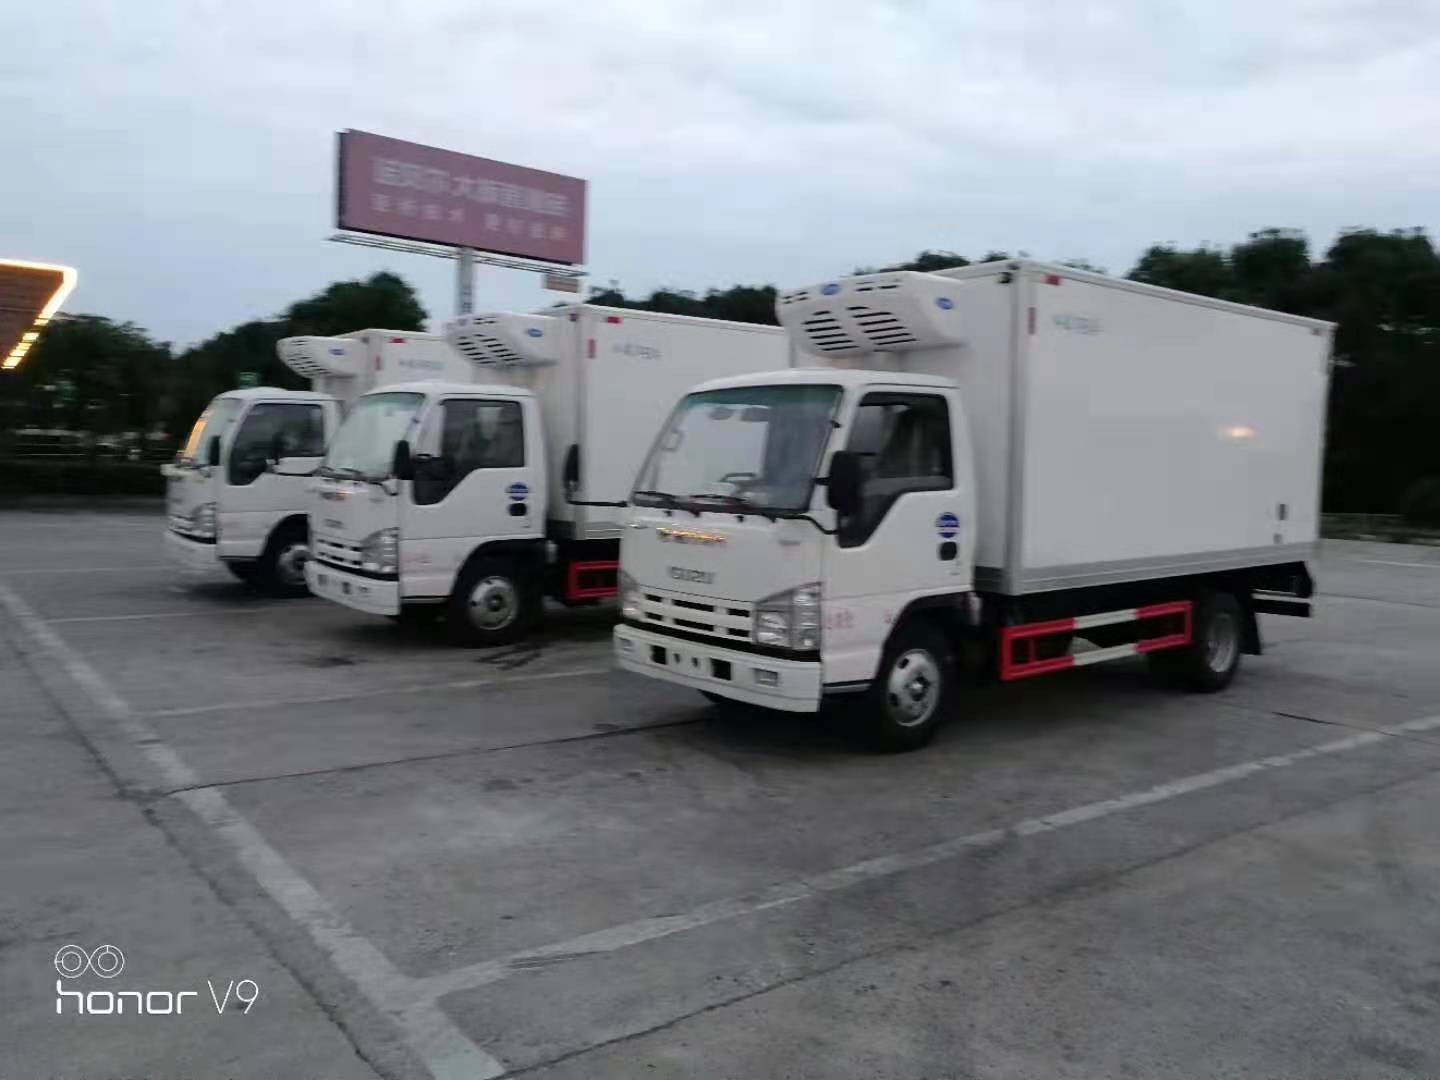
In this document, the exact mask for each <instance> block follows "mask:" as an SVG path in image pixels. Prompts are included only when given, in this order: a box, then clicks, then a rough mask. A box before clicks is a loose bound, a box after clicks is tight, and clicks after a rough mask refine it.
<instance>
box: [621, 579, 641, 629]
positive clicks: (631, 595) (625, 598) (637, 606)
mask: <svg viewBox="0 0 1440 1080" xmlns="http://www.w3.org/2000/svg"><path fill="white" fill-rule="evenodd" d="M643 599H644V598H643V597H642V596H641V594H640V586H639V585H637V584H636V583H635V579H634V578H633V577H631V576H630V575H629V574H627V573H625V571H624V570H621V571H620V617H621V618H622V619H633V620H635V621H636V622H639V621H641V620H642V619H644V618H645V610H644V607H643V606H642V604H641V600H643Z"/></svg>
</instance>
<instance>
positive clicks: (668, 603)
mask: <svg viewBox="0 0 1440 1080" xmlns="http://www.w3.org/2000/svg"><path fill="white" fill-rule="evenodd" d="M642 596H643V599H642V600H641V602H640V613H641V622H642V623H643V624H644V625H646V626H668V627H672V628H674V629H676V630H685V631H688V632H689V633H692V634H704V635H705V636H706V637H711V638H716V639H718V640H720V641H731V642H748V641H749V640H750V617H751V606H750V605H749V604H739V603H736V602H735V601H733V600H711V599H708V598H706V597H699V596H686V595H684V594H683V593H672V592H670V591H668V590H666V589H644V590H643V591H642Z"/></svg>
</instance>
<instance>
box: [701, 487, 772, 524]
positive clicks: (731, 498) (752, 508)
mask: <svg viewBox="0 0 1440 1080" xmlns="http://www.w3.org/2000/svg"><path fill="white" fill-rule="evenodd" d="M702 499H715V500H717V501H719V502H723V503H724V504H725V505H726V506H730V507H734V508H735V509H736V510H740V511H743V512H744V513H747V514H759V515H760V516H761V517H763V518H767V519H769V520H770V521H775V520H777V518H776V516H775V514H774V513H773V512H772V511H770V510H767V509H766V508H765V507H763V506H761V505H760V504H759V503H756V502H752V501H751V500H750V499H747V498H746V497H745V496H744V495H722V494H720V493H719V492H717V491H704V492H700V493H699V494H696V495H691V496H690V497H689V501H690V502H700V501H701V500H702Z"/></svg>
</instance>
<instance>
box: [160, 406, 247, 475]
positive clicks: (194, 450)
mask: <svg viewBox="0 0 1440 1080" xmlns="http://www.w3.org/2000/svg"><path fill="white" fill-rule="evenodd" d="M239 412H240V399H239V398H216V399H215V400H214V401H212V402H210V404H209V405H207V406H206V407H205V411H204V412H202V413H201V414H200V419H199V420H196V421H195V426H194V427H192V428H191V429H190V434H189V436H187V437H186V439H185V445H184V446H182V447H181V448H180V453H178V454H177V455H176V456H175V457H176V461H177V462H178V463H179V464H181V465H194V464H195V463H196V462H197V461H198V460H199V459H200V455H201V453H202V452H203V451H204V448H205V440H206V439H207V438H209V437H210V436H211V435H223V434H224V432H225V428H226V427H227V426H229V424H230V421H231V420H234V419H235V416H236V414H237V413H239Z"/></svg>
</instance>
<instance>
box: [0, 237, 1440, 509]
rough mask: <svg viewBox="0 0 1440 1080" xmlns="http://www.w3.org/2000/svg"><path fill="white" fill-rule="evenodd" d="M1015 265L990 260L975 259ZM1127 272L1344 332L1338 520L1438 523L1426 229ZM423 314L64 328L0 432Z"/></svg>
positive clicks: (1331, 495) (1333, 492)
mask: <svg viewBox="0 0 1440 1080" xmlns="http://www.w3.org/2000/svg"><path fill="white" fill-rule="evenodd" d="M1007 257H1008V255H1007V253H1005V252H1002V251H991V252H987V253H986V254H985V255H984V256H983V257H982V258H980V259H977V260H974V261H977V262H985V261H992V260H994V259H1003V258H1007ZM970 262H971V260H970V259H968V258H966V257H965V256H963V255H961V254H959V253H957V252H953V251H943V250H927V251H922V252H921V253H920V254H918V255H917V256H916V257H915V258H913V259H911V260H909V261H908V262H904V263H898V264H896V265H894V266H884V267H862V268H859V269H858V270H857V272H865V271H867V270H936V269H942V268H945V267H952V266H963V265H967V264H968V263H970ZM1070 265H1075V266H1078V267H1081V268H1083V269H1089V270H1096V269H1099V268H1098V267H1094V266H1092V265H1090V264H1088V263H1084V262H1081V261H1074V262H1071V263H1070ZM1126 277H1128V278H1130V279H1132V280H1135V281H1143V282H1148V283H1150V284H1154V285H1162V286H1166V287H1168V288H1173V289H1180V290H1183V291H1185V292H1192V293H1199V294H1201V295H1204V296H1213V297H1218V298H1221V299H1226V300H1235V301H1239V302H1241V303H1247V304H1255V305H1257V306H1260V307H1266V308H1274V309H1276V310H1280V311H1286V312H1291V313H1294V314H1299V315H1309V316H1313V317H1316V318H1321V319H1327V320H1330V321H1332V322H1335V323H1336V324H1337V327H1336V334H1335V351H1334V362H1335V366H1334V369H1333V371H1332V376H1331V391H1330V406H1329V416H1328V429H1327V448H1326V461H1325V473H1324V504H1325V507H1326V509H1327V510H1332V511H1350V512H1363V513H1387V512H1394V511H1397V510H1400V509H1402V508H1405V507H1406V506H1407V505H1408V506H1412V507H1415V508H1417V509H1420V511H1421V515H1423V514H1424V509H1423V507H1424V504H1429V505H1430V506H1431V511H1430V512H1431V513H1433V514H1437V515H1440V438H1437V437H1436V432H1437V431H1440V255H1437V253H1436V250H1435V248H1434V246H1433V244H1432V243H1431V241H1430V238H1429V236H1428V235H1427V234H1426V233H1425V232H1424V230H1422V229H1402V230H1395V231H1390V232H1382V231H1378V230H1374V229H1351V230H1347V231H1345V232H1343V233H1342V234H1341V235H1340V236H1339V237H1338V238H1337V239H1336V240H1335V241H1334V243H1332V244H1331V245H1330V247H1329V248H1328V249H1327V250H1326V251H1325V252H1324V253H1323V254H1321V255H1319V256H1318V257H1317V256H1316V255H1315V254H1314V253H1313V252H1312V251H1311V248H1310V244H1309V241H1308V240H1307V239H1306V237H1305V236H1304V235H1303V234H1301V233H1299V232H1297V231H1294V230H1289V229H1262V230H1260V231H1259V232H1255V233H1252V234H1250V235H1249V236H1248V237H1247V238H1246V239H1245V240H1243V241H1241V242H1240V243H1237V244H1234V245H1232V246H1230V247H1198V248H1182V247H1177V246H1175V245H1170V244H1157V245H1154V246H1152V247H1150V248H1148V249H1147V250H1146V251H1145V252H1144V253H1143V254H1142V255H1141V256H1140V258H1139V259H1138V260H1137V261H1136V263H1135V265H1134V266H1133V267H1131V269H1130V270H1129V271H1128V273H1127V274H1126ZM775 295H776V289H775V287H774V286H773V285H747V284H740V285H733V286H730V287H728V288H712V289H709V290H707V291H705V292H704V293H696V292H693V291H689V290H685V289H677V288H659V289H656V290H654V291H652V292H651V293H649V295H647V296H643V297H630V296H627V295H626V294H625V292H624V291H623V289H622V288H621V287H620V286H619V284H618V283H614V282H612V283H611V284H610V285H608V286H605V287H601V288H592V289H591V292H590V296H589V300H590V301H591V302H592V303H597V304H607V305H611V306H615V307H624V308H635V309H643V310H649V311H662V312H670V313H674V314H681V315H697V316H702V317H706V318H715V319H730V320H734V321H738V322H753V323H768V324H773V323H774V322H775ZM425 319H426V312H425V310H424V308H423V307H421V305H420V303H419V300H418V298H417V297H416V295H415V292H414V290H413V289H412V288H411V287H410V286H409V284H408V283H406V282H405V281H404V280H403V279H402V278H400V277H398V276H396V275H395V274H391V273H379V274H375V275H373V276H372V277H370V278H368V279H366V280H363V281H343V282H336V283H335V284H333V285H330V286H329V287H328V288H326V289H324V290H322V291H321V292H319V293H317V294H315V295H314V296H311V297H308V298H306V299H304V300H300V301H298V302H296V303H294V304H292V305H290V306H289V307H288V308H287V309H286V310H285V311H284V313H283V314H281V315H279V316H278V317H276V318H274V319H268V320H257V321H251V322H246V323H242V324H240V325H238V326H235V327H233V328H231V329H229V330H226V331H223V332H221V333H218V334H216V335H215V336H213V337H211V338H209V339H207V340H206V341H203V342H201V343H200V344H198V345H195V346H192V347H191V348H188V349H185V350H183V351H180V352H176V351H174V350H173V349H172V348H171V347H170V346H169V345H168V344H166V343H163V342H156V341H154V340H153V339H151V338H150V336H149V335H148V334H147V333H146V332H145V331H144V330H143V329H141V328H140V327H137V326H135V325H133V324H130V323H117V322H113V321H111V320H109V319H105V318H102V317H100V316H94V315H80V316H74V317H70V318H66V319H63V320H57V321H56V322H55V323H53V324H52V325H51V327H50V328H49V329H48V330H47V332H46V334H45V336H44V337H42V338H41V340H40V342H38V343H37V345H36V347H35V348H34V349H33V350H31V353H30V355H29V357H28V358H27V360H26V362H25V364H24V365H23V366H22V368H21V369H20V370H19V372H17V373H15V374H14V375H12V376H8V377H6V378H0V429H5V428H14V427H17V426H20V425H22V424H29V425H36V426H47V427H66V428H71V429H77V430H86V431H93V432H102V433H108V432H119V431H150V430H156V429H158V430H163V431H165V432H167V433H168V434H169V435H170V436H171V437H172V438H173V437H176V436H178V435H182V434H183V433H184V431H185V430H186V428H187V427H188V426H189V424H190V422H191V421H192V420H193V419H194V417H195V416H196V415H197V414H198V413H199V412H200V410H201V409H202V408H203V407H204V405H205V403H206V402H207V401H209V399H210V398H211V397H213V396H214V395H215V394H216V393H219V392H220V391H222V390H226V389H229V388H231V387H234V386H236V385H238V382H239V380H240V378H241V374H242V373H250V374H251V375H252V376H253V377H254V378H255V379H256V380H257V381H258V382H259V383H261V384H262V385H270V386H285V387H291V388H297V389H298V388H303V387H304V385H305V383H304V381H303V380H301V379H300V378H299V377H297V376H295V375H294V374H293V373H292V372H290V370H289V369H288V368H286V367H285V366H284V365H283V364H282V363H281V362H280V360H279V359H278V358H277V357H276V354H275V343H276V342H277V341H278V340H279V339H280V338H282V337H285V336H287V335H291V334H336V333H341V332H343V331H346V330H354V329H358V328H360V327H364V326H383V327H387V328H389V329H394V330H418V329H420V328H421V327H422V326H423V325H424V322H425ZM1417 516H1420V515H1417Z"/></svg>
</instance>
